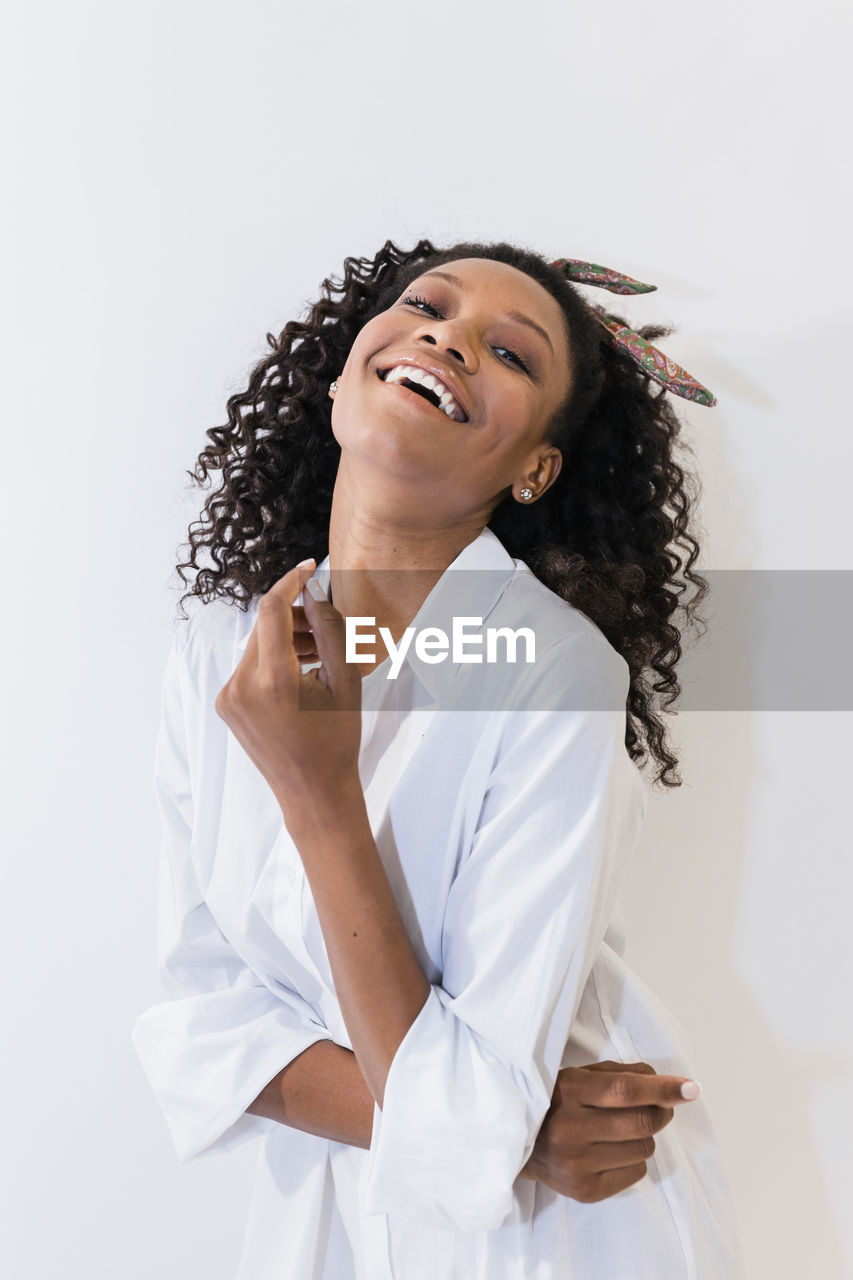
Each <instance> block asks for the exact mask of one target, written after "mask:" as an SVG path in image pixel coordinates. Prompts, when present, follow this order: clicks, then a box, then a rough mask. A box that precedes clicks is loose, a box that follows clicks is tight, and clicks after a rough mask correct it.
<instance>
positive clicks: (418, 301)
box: [403, 293, 532, 377]
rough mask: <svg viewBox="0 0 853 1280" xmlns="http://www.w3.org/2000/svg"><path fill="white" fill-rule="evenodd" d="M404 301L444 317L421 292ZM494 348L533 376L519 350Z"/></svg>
mask: <svg viewBox="0 0 853 1280" xmlns="http://www.w3.org/2000/svg"><path fill="white" fill-rule="evenodd" d="M403 303H404V304H405V305H406V306H410V307H414V308H415V309H416V310H418V311H420V310H421V308H424V307H425V308H426V309H427V311H431V312H432V314H433V315H434V316H435V317H436V318H437V319H438V320H441V319H443V317H442V314H441V312H440V311H439V310H438V309H437V308H436V307H434V306H433V305H432V303H431V302H427V300H426V298H422V297H421V296H420V295H419V294H417V293H414V294H410V295H409V297H408V298H404V299H403ZM492 350H493V351H505V352H506V353H507V355H508V356H510V357H511V358H512V359H513V360H514V361H515V362H516V364H517V365H518V367H519V368H520V369H522V370H523V371H524V373H526V374H528V375H529V376H531V377H532V374H531V371H530V369H529V368H528V366H527V364H526V363H525V361H524V360H523V359H522V358H521V356H520V355H519V354H518V352H517V351H512V350H511V349H510V348H509V347H493V348H492Z"/></svg>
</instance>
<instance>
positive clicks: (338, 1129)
mask: <svg viewBox="0 0 853 1280" xmlns="http://www.w3.org/2000/svg"><path fill="white" fill-rule="evenodd" d="M605 1073H607V1074H605ZM614 1073H615V1074H622V1075H624V1076H628V1075H633V1074H634V1073H636V1074H638V1075H639V1076H640V1078H639V1079H636V1080H633V1079H632V1080H627V1081H624V1082H623V1086H622V1087H623V1089H624V1090H627V1092H623V1093H621V1094H619V1095H614V1089H613V1085H614V1081H613V1074H614ZM617 1097H618V1102H617ZM681 1101H683V1099H682V1098H681V1097H680V1096H679V1095H678V1087H677V1081H673V1079H672V1078H671V1077H669V1076H658V1075H657V1074H656V1073H655V1071H654V1068H653V1067H651V1066H649V1064H648V1063H645V1062H639V1063H622V1062H619V1063H617V1062H598V1063H594V1064H590V1065H589V1066H586V1067H581V1068H572V1067H567V1068H564V1069H563V1070H562V1071H561V1072H560V1073H559V1076H558V1077H557V1086H556V1088H555V1090H554V1096H553V1098H552V1100H551V1107H550V1109H549V1111H548V1114H547V1115H546V1117H545V1120H544V1122H543V1124H542V1127H541V1129H540V1130H539V1134H538V1136H537V1138H536V1144H535V1146H534V1148H533V1152H532V1154H531V1156H530V1159H529V1160H528V1161H527V1163H526V1164H525V1166H524V1168H523V1169H522V1170H521V1171H520V1173H519V1175H518V1176H519V1177H520V1178H529V1179H530V1180H531V1181H533V1182H542V1183H544V1184H545V1185H546V1186H548V1187H551V1188H552V1189H553V1190H555V1191H557V1192H559V1194H560V1195H563V1196H568V1197H569V1198H570V1199H572V1200H580V1201H582V1202H584V1203H591V1202H593V1201H599V1200H606V1199H608V1198H609V1197H610V1196H614V1195H617V1194H618V1193H619V1192H620V1191H624V1189H625V1188H626V1187H629V1186H631V1185H632V1184H633V1183H635V1182H638V1181H639V1180H640V1179H641V1178H643V1177H645V1174H646V1161H647V1160H648V1159H649V1158H650V1157H651V1156H652V1155H653V1154H654V1150H655V1143H654V1136H653V1135H654V1134H656V1133H659V1132H660V1130H661V1129H663V1128H664V1126H665V1125H667V1124H669V1122H670V1120H671V1119H672V1117H673V1115H674V1114H675V1113H674V1111H673V1104H675V1103H678V1102H681ZM617 1107H618V1109H615V1108H617ZM246 1109H247V1111H248V1112H249V1113H250V1114H251V1115H256V1116H264V1117H266V1118H267V1119H268V1120H276V1121H278V1123H279V1124H284V1125H288V1126H289V1127H290V1128H291V1129H301V1130H302V1131H303V1132H304V1133H313V1134H316V1135H317V1137H320V1138H330V1139H331V1140H332V1141H334V1142H343V1143H346V1144H347V1146H351V1147H361V1148H362V1149H363V1150H365V1151H368V1150H369V1149H370V1139H371V1136H372V1132H373V1096H372V1094H371V1092H370V1090H369V1089H368V1087H367V1085H366V1083H365V1080H364V1076H363V1075H362V1074H361V1069H360V1067H359V1065H358V1062H357V1061H356V1058H355V1054H354V1053H352V1052H351V1051H350V1050H349V1049H345V1048H343V1046H342V1045H338V1044H335V1043H333V1041H331V1040H324V1041H321V1042H319V1043H318V1044H314V1045H311V1046H310V1047H309V1048H308V1049H306V1050H305V1051H304V1053H301V1054H300V1055H299V1057H298V1058H294V1060H293V1061H292V1062H290V1063H288V1065H287V1066H286V1067H284V1068H283V1069H282V1070H281V1071H279V1073H278V1075H277V1076H275V1077H274V1078H273V1079H272V1080H270V1082H269V1084H268V1085H267V1086H266V1088H265V1089H263V1090H262V1091H261V1093H260V1094H259V1095H258V1097H257V1098H256V1099H255V1101H254V1102H253V1103H252V1104H251V1105H250V1106H249V1107H247V1108H246Z"/></svg>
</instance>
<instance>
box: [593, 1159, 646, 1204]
mask: <svg viewBox="0 0 853 1280" xmlns="http://www.w3.org/2000/svg"><path fill="white" fill-rule="evenodd" d="M645 1176H646V1166H645V1164H632V1165H630V1166H629V1167H628V1168H626V1169H607V1170H606V1171H605V1172H604V1173H598V1174H593V1175H592V1176H591V1178H590V1181H589V1183H588V1184H587V1187H586V1189H585V1194H583V1195H582V1196H577V1197H575V1198H576V1199H578V1200H581V1199H582V1201H583V1203H584V1204H595V1203H597V1202H598V1201H599V1200H607V1199H608V1197H609V1196H615V1195H616V1194H617V1193H618V1192H619V1191H624V1190H625V1188H626V1187H633V1185H634V1183H635V1182H640V1181H641V1180H642V1179H643V1178H644V1177H645Z"/></svg>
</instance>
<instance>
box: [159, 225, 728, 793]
mask: <svg viewBox="0 0 853 1280" xmlns="http://www.w3.org/2000/svg"><path fill="white" fill-rule="evenodd" d="M459 258H491V259H494V260H495V261H498V262H504V263H508V264H509V265H510V266H513V267H516V268H518V270H520V271H524V272H526V273H527V275H529V276H531V277H532V278H533V279H534V280H536V281H538V282H539V283H540V284H541V285H542V286H543V287H544V288H545V289H547V290H548V292H549V293H550V294H551V295H552V296H553V297H554V298H555V299H556V300H557V302H558V303H559V304H560V306H561V307H562V310H563V313H564V316H565V321H566V326H567V333H568V338H569V349H570V352H571V358H572V366H573V367H572V371H571V372H572V379H571V389H570V391H569V394H568V397H567V399H566V400H565V402H564V403H563V404H562V405H561V406H560V407H559V408H558V410H557V411H556V412H555V413H554V415H553V416H552V419H551V421H550V423H549V424H548V426H547V428H546V432H545V437H544V439H545V440H546V441H547V443H549V444H552V445H554V446H555V447H557V448H558V449H560V451H561V453H562V455H563V466H562V469H561V471H560V473H559V475H558V477H557V479H556V480H555V481H554V483H553V484H552V485H551V487H550V488H549V489H548V490H547V491H546V492H545V494H543V496H542V497H541V498H540V499H539V500H538V501H537V502H536V503H533V504H531V505H530V506H525V505H522V504H521V503H518V502H516V501H514V500H513V498H512V493H511V490H510V488H509V487H508V488H507V492H506V494H505V495H504V496H503V497H502V499H501V500H500V501H499V502H498V504H497V505H496V507H495V508H494V510H493V511H492V513H491V516H490V519H489V522H488V525H489V528H490V529H492V531H493V532H494V533H495V534H496V535H497V537H498V538H499V539H500V540H501V542H502V543H503V544H504V546H505V547H506V549H507V551H508V552H509V554H510V555H511V556H515V557H518V558H519V559H521V560H523V561H524V562H525V563H526V564H527V565H528V566H529V568H530V569H531V570H532V571H533V573H534V574H536V576H537V577H538V578H539V579H540V580H541V581H542V582H543V583H544V584H545V585H546V586H547V587H549V588H550V589H551V590H552V591H554V592H555V593H556V594H557V595H559V596H561V597H562V598H563V599H564V600H566V601H567V602H569V603H570V604H572V605H573V606H575V607H576V608H578V609H580V610H581V611H582V612H583V613H584V614H585V615H586V616H587V617H588V618H590V619H591V620H592V621H593V622H594V623H595V624H596V625H597V626H598V627H599V629H600V630H601V631H602V632H603V634H604V635H605V636H606V637H607V639H608V640H609V641H610V643H611V644H612V645H613V647H614V648H615V649H616V650H617V651H618V652H619V653H620V654H621V655H622V657H623V658H624V659H625V661H626V662H627V663H628V667H629V670H630V686H629V693H628V699H627V704H626V712H627V716H626V732H625V746H626V748H627V751H628V754H629V756H630V758H631V759H632V760H633V761H634V763H635V764H636V765H637V766H638V767H639V768H642V767H644V766H645V764H646V762H647V761H648V759H649V758H650V757H652V758H653V759H654V760H655V761H656V762H657V765H658V766H659V768H658V772H657V774H656V775H655V777H654V778H653V779H652V781H653V783H660V784H661V785H663V786H665V787H676V786H680V785H681V783H682V779H681V778H680V776H679V775H678V773H677V768H676V766H677V765H678V759H677V757H676V756H675V755H674V754H673V752H672V750H671V749H670V746H671V744H670V743H669V742H668V740H667V733H666V725H665V723H664V722H663V720H662V719H661V718H660V715H659V714H658V711H661V712H663V713H667V714H672V713H671V712H668V708H669V707H670V706H671V705H672V703H673V702H674V701H676V699H677V698H678V695H679V693H680V691H681V690H680V685H679V683H678V680H677V678H676V665H677V663H678V662H679V660H680V658H681V656H682V647H681V639H682V633H683V630H684V629H685V628H686V626H687V625H688V624H690V623H693V622H696V621H699V622H704V621H705V619H701V618H700V617H699V615H698V613H697V606H698V605H699V603H700V602H701V601H702V600H703V599H704V597H705V596H706V595H707V593H708V590H709V587H708V583H707V581H706V579H705V578H704V577H702V576H701V574H699V573H698V572H696V571H695V570H694V569H693V565H694V563H695V561H696V559H697V557H698V554H699V544H698V542H697V541H696V538H695V536H694V534H693V532H692V529H691V521H692V518H693V512H692V507H693V505H694V504H695V501H696V500H697V499H698V496H699V493H700V486H699V482H698V480H697V479H696V477H695V476H693V475H688V474H687V473H686V472H685V471H684V470H683V469H682V467H681V466H680V465H679V462H678V460H677V456H676V455H677V452H678V448H679V447H680V448H681V449H683V450H685V451H687V452H689V453H692V450H691V449H690V448H689V446H688V445H686V444H685V443H684V442H683V440H680V439H679V435H680V430H681V424H680V422H679V419H678V417H677V416H676V414H675V411H674V409H673V406H672V404H671V400H670V397H669V395H668V393H667V392H666V391H665V390H664V388H663V387H661V386H660V385H659V384H656V383H654V382H652V381H650V380H649V379H648V378H647V377H645V376H644V375H643V374H642V373H641V372H640V370H639V369H638V368H637V366H636V365H635V364H634V363H633V361H631V360H630V358H629V357H627V356H626V355H624V354H623V353H621V352H620V351H619V350H618V349H616V348H614V347H613V346H612V345H611V343H610V342H609V341H608V340H607V335H606V332H605V330H604V328H603V326H601V325H600V324H599V323H598V321H597V320H596V319H595V316H594V313H593V312H592V311H591V309H590V307H589V306H588V305H587V303H586V302H585V300H584V298H583V296H582V294H581V293H580V291H579V290H578V289H577V288H575V286H573V285H572V284H570V283H569V281H568V280H566V278H565V277H564V276H563V275H562V274H560V272H559V270H558V269H556V268H554V267H552V266H550V264H549V262H548V260H547V259H546V258H545V257H544V256H542V255H541V254H539V253H536V252H534V251H532V250H530V249H527V248H521V247H519V246H517V245H513V244H508V243H506V242H503V241H501V242H498V243H487V244H483V243H461V244H455V245H453V246H452V247H451V248H446V249H440V248H436V246H434V245H433V244H432V243H431V242H430V241H429V240H427V239H422V240H420V241H419V242H418V243H417V244H416V245H415V247H414V248H413V249H411V250H409V251H408V252H407V251H405V250H402V249H399V248H397V246H396V245H395V244H394V243H393V242H392V241H391V240H387V241H386V242H385V244H384V245H383V246H382V248H381V249H380V250H379V252H378V253H377V254H376V256H375V257H373V258H354V257H348V258H346V259H345V261H344V271H343V276H342V278H340V279H338V278H336V277H334V276H330V277H327V278H326V279H325V280H324V281H323V283H322V285H321V286H320V294H321V296H320V299H319V301H317V302H315V303H314V304H313V305H312V306H311V307H310V309H309V310H308V314H307V316H306V318H305V319H304V320H291V321H289V322H288V323H287V324H286V325H285V326H284V329H283V330H282V331H281V333H280V334H279V335H278V337H275V336H274V335H273V334H267V343H268V345H269V347H270V348H271V350H270V353H269V354H268V355H265V356H264V357H263V358H262V359H261V360H259V361H258V363H257V364H256V365H255V367H254V369H253V370H252V372H251V374H250V376H249V381H248V386H247V387H246V389H245V390H244V391H241V392H239V393H238V394H235V395H232V396H230V398H229V399H228V401H227V404H226V409H227V414H228V422H227V424H226V425H224V426H221V427H212V428H210V429H208V431H207V432H206V435H207V436H208V437H209V438H210V440H211V443H210V444H209V445H207V446H206V447H205V448H204V449H203V450H202V452H201V453H200V454H199V457H198V459H197V462H196V464H195V467H194V468H193V470H191V471H188V472H187V474H188V475H189V476H190V478H191V480H192V481H193V482H194V483H195V484H196V485H198V486H204V485H206V484H207V482H208V479H209V476H210V473H211V472H212V471H217V472H221V481H220V483H219V486H218V488H216V489H215V490H212V491H211V492H210V493H209V494H208V497H207V499H206V501H205V503H204V507H203V510H202V513H201V516H200V518H199V519H198V520H197V521H195V522H193V523H192V524H191V525H190V529H189V543H188V545H189V558H188V559H187V560H184V561H181V562H180V563H179V564H178V572H179V574H180V576H181V579H182V582H183V583H184V584H186V583H187V582H188V577H187V575H186V574H185V573H184V570H185V569H192V570H193V571H194V573H195V578H194V581H193V584H192V587H191V588H190V590H188V591H186V592H184V594H183V595H182V596H181V599H180V605H181V608H183V603H184V601H185V600H186V599H187V597H189V596H198V597H199V598H200V599H201V600H202V601H203V602H204V603H208V602H209V601H210V600H211V599H213V598H214V597H216V596H223V597H226V598H227V599H228V600H229V601H230V602H231V603H233V604H235V605H237V606H238V607H240V608H243V609H248V607H249V605H250V603H251V601H252V599H253V598H254V597H255V596H256V595H258V594H260V593H262V592H265V591H268V590H269V588H270V587H271V586H272V585H273V583H274V582H276V581H277V580H278V579H279V578H280V577H281V576H282V575H283V574H285V573H287V571H288V570H289V569H291V568H292V567H293V566H294V565H295V564H297V563H298V562H299V561H300V560H303V559H305V558H306V557H308V556H313V557H315V559H316V561H317V563H319V562H320V561H321V560H322V559H323V558H324V557H325V556H326V555H327V554H328V534H329V520H330V513H331V506H332V492H333V488H334V484H335V476H336V472H337V468H338V460H339V458H340V452H341V451H340V446H339V445H338V443H337V441H336V439H335V437H334V435H333V433H332V426H331V408H332V402H331V400H330V398H329V396H328V389H329V383H330V382H331V380H332V379H333V378H335V377H336V376H337V375H338V374H339V373H340V371H341V369H342V368H343V366H344V363H345V361H346V358H347V355H348V353H349V350H350V348H351V346H352V344H353V341H354V339H355V337H356V335H357V334H358V332H359V330H360V329H361V328H362V326H363V325H364V324H365V323H366V322H367V321H368V320H370V319H372V318H373V317H374V316H375V315H377V314H378V313H379V312H381V311H384V310H386V309H387V308H388V307H389V306H391V305H392V303H393V302H394V301H396V299H397V297H398V296H399V294H400V293H401V291H402V290H403V289H405V288H406V287H407V285H408V284H409V283H410V282H411V281H412V280H414V279H415V278H416V277H417V276H418V275H420V274H421V273H422V272H424V271H428V270H430V269H431V268H432V267H434V266H438V265H440V264H442V263H447V262H451V261H453V260H454V259H459ZM607 314H608V315H611V316H612V318H613V319H615V320H617V321H619V322H620V323H623V324H624V323H627V322H626V321H625V319H624V318H623V317H622V316H619V315H615V314H614V313H612V312H609V311H608V313H607ZM638 332H640V333H641V334H642V336H643V337H645V338H647V339H649V340H653V339H656V338H660V337H662V336H665V335H666V334H669V333H671V332H672V330H671V329H670V328H665V327H661V326H659V325H645V326H644V327H643V328H642V329H640V330H638ZM203 549H206V550H207V551H208V552H209V560H210V563H209V564H208V565H206V566H204V565H200V564H199V563H198V560H197V556H198V554H199V552H200V551H202V550H203ZM687 584H690V585H691V586H692V587H693V588H694V592H693V595H692V597H691V598H689V599H687V600H684V601H683V600H682V596H683V595H684V593H685V592H686V591H687ZM679 610H681V616H680V617H679V616H678V611H679ZM183 616H184V617H186V614H184V615H183ZM679 624H680V625H679ZM655 695H660V699H659V702H660V705H659V707H656V705H655Z"/></svg>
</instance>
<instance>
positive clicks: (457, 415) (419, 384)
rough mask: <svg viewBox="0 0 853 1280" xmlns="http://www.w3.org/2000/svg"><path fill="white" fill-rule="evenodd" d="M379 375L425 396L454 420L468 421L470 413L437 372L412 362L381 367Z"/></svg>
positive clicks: (383, 379) (436, 407)
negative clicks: (419, 366)
mask: <svg viewBox="0 0 853 1280" xmlns="http://www.w3.org/2000/svg"><path fill="white" fill-rule="evenodd" d="M378 374H379V377H380V378H381V379H382V381H383V382H390V383H395V382H396V383H399V384H400V385H401V386H404V387H407V388H408V389H409V391H414V392H415V393H416V394H417V395H419V396H423V398H424V399H425V400H427V401H428V402H429V403H430V404H431V405H432V406H433V408H434V409H437V410H439V412H441V413H443V414H445V416H446V417H448V418H450V419H452V421H453V422H467V421H468V415H467V413H466V412H465V410H464V409H463V408H462V406H461V405H460V404H457V403H456V401H455V400H454V398H453V396H452V395H451V393H450V392H449V391H448V390H447V388H446V387H445V385H444V383H443V382H442V381H441V379H440V378H437V377H436V376H435V374H432V373H427V372H425V370H423V369H419V368H417V366H415V365H411V364H398V365H393V366H392V367H391V368H390V369H379V370H378Z"/></svg>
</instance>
